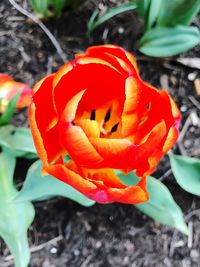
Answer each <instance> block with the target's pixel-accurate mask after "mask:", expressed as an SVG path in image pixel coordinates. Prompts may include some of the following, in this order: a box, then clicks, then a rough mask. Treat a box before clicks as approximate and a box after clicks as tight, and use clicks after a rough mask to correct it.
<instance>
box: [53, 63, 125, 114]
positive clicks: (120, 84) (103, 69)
mask: <svg viewBox="0 0 200 267" xmlns="http://www.w3.org/2000/svg"><path fill="white" fill-rule="evenodd" d="M72 63H73V65H74V66H75V67H74V68H73V70H71V71H69V72H68V73H67V74H65V75H63V76H62V78H60V80H59V83H58V84H57V85H56V86H55V88H54V101H55V105H56V109H57V111H58V114H59V116H61V114H62V112H63V110H64V108H65V106H66V104H67V103H68V102H69V101H70V99H71V98H72V97H73V96H74V95H76V94H77V93H79V92H80V91H82V90H85V89H86V91H85V93H84V95H83V97H82V99H81V101H80V105H79V108H78V110H79V112H78V113H79V114H81V113H82V112H83V111H88V112H91V110H92V109H97V108H100V107H101V106H102V105H105V103H106V102H110V101H112V100H113V99H114V98H117V97H119V99H120V100H121V102H122V103H123V99H124V78H123V76H122V75H121V74H120V73H119V72H118V71H116V70H115V69H114V68H113V67H112V66H110V65H109V64H108V63H107V62H104V61H101V62H100V60H98V59H97V60H95V61H94V62H93V63H88V59H87V58H85V59H84V60H83V59H80V60H79V59H78V60H75V61H73V62H72ZM57 75H60V74H59V71H58V73H57V74H56V76H57ZM63 96H64V97H63Z"/></svg>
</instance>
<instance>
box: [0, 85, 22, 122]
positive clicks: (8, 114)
mask: <svg viewBox="0 0 200 267" xmlns="http://www.w3.org/2000/svg"><path fill="white" fill-rule="evenodd" d="M20 94H21V90H19V91H18V92H17V93H16V94H15V96H14V97H13V98H12V99H11V100H10V101H9V103H8V106H7V107H6V110H5V111H4V112H3V115H1V117H0V126H1V125H5V124H8V123H9V122H10V120H11V119H12V117H13V114H14V112H15V109H16V105H17V101H18V99H19V97H20Z"/></svg>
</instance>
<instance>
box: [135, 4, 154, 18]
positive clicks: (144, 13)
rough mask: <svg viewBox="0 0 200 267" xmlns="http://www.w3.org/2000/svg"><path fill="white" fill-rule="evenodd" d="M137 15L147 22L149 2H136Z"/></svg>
mask: <svg viewBox="0 0 200 267" xmlns="http://www.w3.org/2000/svg"><path fill="white" fill-rule="evenodd" d="M136 4H137V12H138V14H139V15H140V16H141V17H142V18H143V19H144V21H145V22H146V21H147V18H148V13H149V8H150V4H151V0H136Z"/></svg>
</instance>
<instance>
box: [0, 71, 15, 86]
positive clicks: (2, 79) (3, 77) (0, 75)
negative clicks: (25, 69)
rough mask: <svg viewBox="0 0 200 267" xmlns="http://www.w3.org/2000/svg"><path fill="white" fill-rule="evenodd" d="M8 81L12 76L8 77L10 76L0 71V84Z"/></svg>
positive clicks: (11, 79)
mask: <svg viewBox="0 0 200 267" xmlns="http://www.w3.org/2000/svg"><path fill="white" fill-rule="evenodd" d="M8 81H13V78H12V77H10V76H9V75H7V74H4V73H0V86H1V85H2V84H4V83H5V82H8ZM0 90H1V87H0Z"/></svg>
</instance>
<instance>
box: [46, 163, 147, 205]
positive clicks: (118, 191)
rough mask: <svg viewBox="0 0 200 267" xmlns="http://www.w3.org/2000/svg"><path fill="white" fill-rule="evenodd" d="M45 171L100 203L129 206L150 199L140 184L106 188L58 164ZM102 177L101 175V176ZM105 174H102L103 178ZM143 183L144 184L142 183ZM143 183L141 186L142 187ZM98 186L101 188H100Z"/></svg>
mask: <svg viewBox="0 0 200 267" xmlns="http://www.w3.org/2000/svg"><path fill="white" fill-rule="evenodd" d="M45 171H46V172H47V173H49V174H51V175H53V176H55V177H56V178H58V179H59V180H61V181H63V182H65V183H67V184H69V185H71V186H72V187H74V188H75V189H76V190H78V191H79V192H81V193H82V194H84V195H85V196H87V197H88V198H90V199H92V200H95V201H97V202H98V203H112V202H121V203H127V204H136V203H139V202H142V201H146V200H147V199H148V195H147V193H146V191H145V190H144V189H143V187H142V186H140V184H138V185H136V186H130V187H124V186H123V187H122V188H114V187H106V186H105V187H104V188H103V185H102V183H100V180H99V183H98V181H96V184H97V185H96V184H95V183H94V182H92V181H91V180H90V179H88V178H86V179H84V178H83V177H81V176H80V175H79V174H77V173H76V172H75V171H73V170H70V169H68V168H67V166H64V165H62V164H56V165H53V166H48V167H46V168H45ZM99 175H100V174H99ZM103 175H104V174H102V176H103ZM142 183H143V182H142ZM142 183H141V185H142ZM98 185H99V186H100V187H98Z"/></svg>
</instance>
